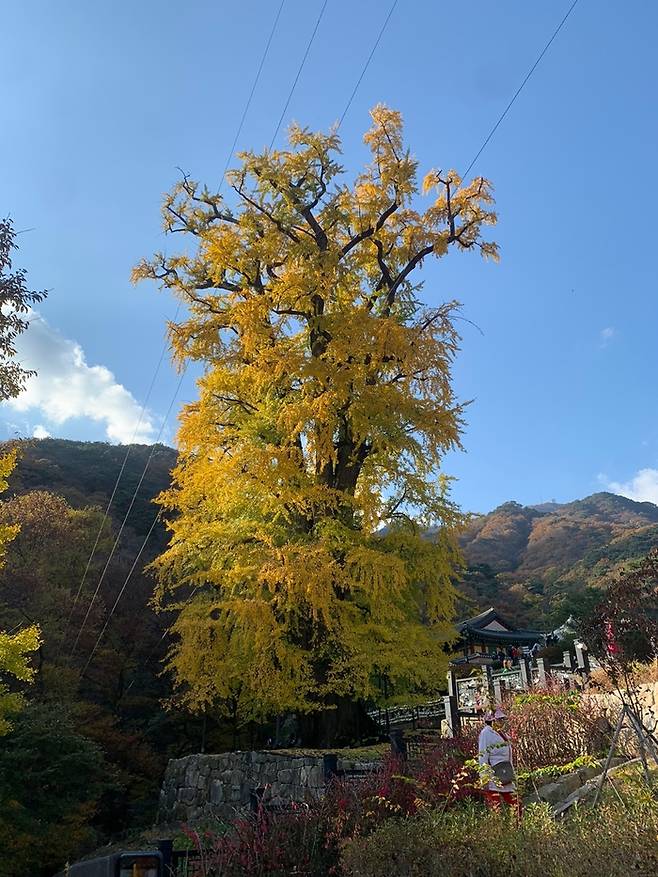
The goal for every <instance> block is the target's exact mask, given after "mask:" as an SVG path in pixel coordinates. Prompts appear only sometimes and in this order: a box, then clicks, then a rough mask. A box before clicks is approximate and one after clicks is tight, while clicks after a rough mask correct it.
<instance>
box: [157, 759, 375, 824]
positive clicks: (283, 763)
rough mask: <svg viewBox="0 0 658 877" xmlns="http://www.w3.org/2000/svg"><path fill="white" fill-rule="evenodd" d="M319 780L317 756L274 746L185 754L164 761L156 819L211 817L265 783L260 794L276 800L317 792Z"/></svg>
mask: <svg viewBox="0 0 658 877" xmlns="http://www.w3.org/2000/svg"><path fill="white" fill-rule="evenodd" d="M354 767H355V764H354V762H349V761H345V760H342V761H341V760H339V762H338V768H339V769H340V770H350V769H353V768H354ZM359 767H362V765H359ZM370 767H374V765H370ZM324 785H325V774H324V759H323V757H322V756H310V755H304V754H300V755H293V754H290V753H277V752H225V753H222V754H220V755H188V756H187V757H185V758H178V759H173V760H171V761H170V762H169V764H168V765H167V770H166V772H165V776H164V781H163V784H162V790H161V792H160V813H159V819H160V821H161V822H164V823H169V822H188V823H194V822H199V821H202V820H203V819H204V818H210V817H218V818H220V819H224V818H230V817H232V816H234V815H235V814H236V812H239V811H241V810H245V809H246V808H248V807H249V804H250V794H251V792H252V791H253V790H254V789H264V795H263V799H264V800H265V801H266V802H269V803H273V804H278V803H283V802H289V801H300V802H301V801H304V800H306V799H307V798H308V797H309V796H318V795H320V794H321V793H322V790H323V789H324Z"/></svg>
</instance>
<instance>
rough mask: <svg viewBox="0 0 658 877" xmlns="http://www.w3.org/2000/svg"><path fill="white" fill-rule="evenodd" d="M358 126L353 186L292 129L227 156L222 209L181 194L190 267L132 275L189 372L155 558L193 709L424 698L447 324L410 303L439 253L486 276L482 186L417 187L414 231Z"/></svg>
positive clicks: (448, 443)
mask: <svg viewBox="0 0 658 877" xmlns="http://www.w3.org/2000/svg"><path fill="white" fill-rule="evenodd" d="M371 115H372V127H371V128H370V130H369V131H368V132H367V133H366V135H365V142H366V144H367V147H368V148H369V150H370V154H371V159H370V162H369V163H368V164H367V166H366V167H365V169H364V170H363V172H362V173H361V174H359V176H358V177H357V178H356V180H355V181H354V183H353V184H352V185H347V184H346V183H344V182H343V181H342V174H343V168H342V167H341V166H340V164H339V161H338V158H339V151H340V141H339V138H338V135H337V133H336V132H335V131H333V132H330V133H328V134H323V133H313V132H311V131H309V130H307V129H304V128H301V127H297V126H294V127H292V129H291V130H290V133H289V148H287V149H283V150H274V151H269V150H267V151H265V152H264V153H262V154H255V153H253V152H245V153H242V154H241V155H240V160H241V165H240V167H239V168H238V169H237V170H234V171H232V172H230V173H229V175H228V178H227V179H228V182H229V184H230V186H231V189H232V193H233V194H232V196H231V199H230V203H229V201H228V200H225V199H224V198H223V197H222V196H220V195H219V194H217V193H213V192H211V191H210V190H209V189H208V188H207V187H202V186H200V185H199V184H198V183H196V182H194V181H192V180H191V179H190V178H189V177H187V176H184V177H183V179H182V180H181V181H180V183H179V184H178V185H177V186H176V187H175V188H174V190H173V191H172V192H171V194H170V195H168V196H167V197H166V199H165V202H164V207H163V216H164V225H165V230H166V231H167V232H170V233H182V234H183V235H184V236H186V237H188V238H189V239H190V240H191V242H192V246H191V247H189V248H188V249H187V250H186V251H185V252H182V253H181V254H179V255H174V256H165V255H163V254H157V255H156V256H155V257H154V258H153V259H152V260H150V261H144V262H142V263H141V264H140V265H138V266H137V268H136V269H135V271H134V279H136V280H139V279H143V278H151V279H155V280H159V281H160V282H161V283H162V284H163V285H164V286H165V287H167V288H169V289H171V290H173V291H174V292H175V293H176V294H177V295H178V296H179V297H180V298H181V299H182V301H183V302H184V303H185V304H186V305H187V309H188V311H187V316H186V317H185V319H183V320H182V321H181V322H180V323H178V324H175V325H172V326H171V327H170V328H171V338H172V344H173V350H174V355H175V358H176V360H177V361H178V362H179V363H181V364H182V363H184V362H186V361H188V360H193V361H198V362H201V363H203V365H204V367H205V371H204V374H203V377H202V378H201V379H200V380H199V382H198V387H199V399H198V401H196V402H194V403H192V404H190V405H187V406H186V407H185V409H184V411H183V413H182V423H181V429H180V435H179V443H180V458H179V465H178V467H177V469H176V470H175V473H174V483H173V486H172V488H171V489H170V490H168V491H166V492H165V493H164V494H163V495H162V496H161V497H160V503H161V505H162V506H163V508H164V509H165V510H166V511H167V512H168V513H170V515H169V527H170V529H171V534H172V539H171V543H170V546H169V548H168V550H166V551H165V552H164V554H162V556H161V557H160V558H159V560H158V561H157V570H158V574H159V583H160V584H159V596H160V598H161V599H163V600H165V599H167V595H169V594H171V593H173V594H174V595H175V598H178V608H179V613H178V617H177V620H176V622H175V625H174V631H175V633H176V634H177V635H178V644H177V645H176V646H175V647H174V649H173V651H172V653H171V667H172V668H173V670H174V672H175V674H176V677H177V680H178V682H179V683H180V691H181V692H182V694H183V696H184V697H185V698H186V699H187V701H188V703H190V704H192V705H193V706H202V705H204V704H208V703H217V702H226V703H228V702H234V701H235V698H239V699H240V700H241V701H242V702H243V703H244V705H245V709H251V710H254V711H256V712H259V713H268V712H269V713H271V712H275V711H280V710H283V709H299V710H302V711H303V710H314V709H322V708H324V707H326V706H331V705H332V704H334V703H335V701H336V698H340V697H348V698H352V699H356V698H375V697H377V696H378V692H379V688H378V681H379V680H381V679H386V680H387V688H389V690H390V689H391V688H392V690H402V689H404V690H406V691H407V692H414V691H418V692H421V691H427V690H430V689H435V688H436V687H437V686H438V685H439V684H440V680H441V678H442V675H443V673H442V671H443V670H444V669H445V661H446V658H445V654H444V652H443V645H444V644H445V642H446V641H447V640H448V639H450V638H451V637H452V635H453V629H452V627H451V625H450V623H449V622H450V620H451V618H452V614H453V603H454V597H455V592H454V590H453V587H452V584H451V577H452V576H453V574H454V571H455V568H456V565H457V564H458V552H457V550H456V544H455V541H454V529H455V527H456V525H457V524H458V523H459V522H460V520H461V519H460V515H459V512H458V509H457V508H456V507H455V506H454V504H453V503H452V502H451V501H450V498H449V494H448V490H449V479H448V478H447V477H446V476H445V475H444V474H443V473H442V471H441V461H442V458H443V456H444V455H445V453H446V452H447V451H449V450H450V449H453V448H456V447H458V446H459V443H460V430H461V427H462V417H463V406H462V404H461V403H460V402H459V401H458V400H457V399H456V398H455V394H454V391H453V388H452V383H451V366H452V362H453V359H454V357H455V354H456V352H457V350H458V344H459V336H458V332H457V330H456V327H455V316H456V310H457V307H458V305H457V303H456V302H454V301H450V302H447V303H445V304H442V305H440V306H438V307H434V308H429V307H427V306H425V305H424V304H423V303H422V301H421V300H420V298H419V293H420V290H421V288H422V284H421V283H420V282H419V280H418V279H417V277H416V274H415V271H416V269H418V268H420V266H421V265H422V263H423V260H424V259H426V258H430V257H435V258H441V257H443V256H445V255H446V254H447V253H448V251H449V250H450V249H451V248H452V249H456V250H475V251H479V252H480V253H481V254H482V255H483V256H485V257H494V258H495V257H496V255H497V250H496V245H495V244H494V243H492V242H490V241H488V240H484V239H483V237H482V234H483V230H484V227H485V226H488V225H493V224H494V223H495V221H496V215H495V213H494V212H493V210H492V207H491V205H492V200H493V199H492V194H491V185H490V184H489V182H488V181H487V180H485V179H484V178H478V179H475V180H474V181H473V182H471V183H469V184H467V185H466V184H463V182H462V180H461V179H460V177H459V175H458V174H457V172H456V171H454V170H451V171H436V170H432V171H430V172H429V173H428V174H427V175H426V176H425V178H424V180H423V183H422V187H420V188H422V194H423V195H425V196H430V203H429V204H428V205H426V207H425V209H424V210H422V211H421V210H420V208H419V206H418V203H417V202H418V201H420V192H419V184H418V179H417V162H416V161H415V160H414V158H413V157H412V155H411V154H410V152H409V150H408V149H407V148H406V147H405V145H404V142H403V136H402V121H401V117H400V114H399V113H397V112H394V111H393V110H391V109H388V108H386V107H384V106H378V107H376V108H375V109H374V110H373V111H372V113H371ZM429 524H434V525H438V526H437V530H436V537H435V538H434V539H432V540H428V539H425V538H423V535H422V532H421V527H420V526H419V525H429Z"/></svg>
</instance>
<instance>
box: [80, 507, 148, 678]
mask: <svg viewBox="0 0 658 877" xmlns="http://www.w3.org/2000/svg"><path fill="white" fill-rule="evenodd" d="M159 520H160V513H159V512H158V514H157V515H156V516H155V518H154V519H153V523H152V524H151V526H150V527H149V530H148V533H147V534H146V537H145V539H144V541H143V542H142V544H141V547H140V549H139V551H138V552H137V555H136V556H135V559H134V561H133V564H132V566H131V567H130V571H129V572H128V575H127V576H126V580H125V581H124V583H123V585H122V587H121V589H120V591H119V593H118V594H117V596H116V599H115V601H114V605H113V606H112V608H111V610H110V612H109V613H108V616H107V618H106V619H105V624H104V625H103V627H102V628H101V632H100V633H99V634H98V637H97V638H96V642H95V643H94V647H93V649H92V650H91V652H90V654H89V657H88V658H87V663H86V664H85V666H84V668H83V670H82V674H81V675H82V676H84V675H85V673H86V672H87V669H88V667H89V665H90V664H91V662H92V659H93V657H94V655H95V654H96V649H97V648H98V646H99V643H100V641H101V640H102V639H103V635H104V633H105V631H106V630H107V626H108V624H109V623H110V619H111V618H112V616H113V615H114V610H115V609H116V608H117V606H118V605H119V600H120V599H121V597H122V596H123V592H124V591H125V590H126V588H127V586H128V582H129V581H130V579H131V577H132V574H133V573H134V572H135V568H136V566H137V564H138V563H139V559H140V557H141V556H142V552H143V551H144V549H145V548H146V543H147V542H148V540H149V538H150V536H151V533H152V532H153V530H155V525H156V524H157V523H158V521H159Z"/></svg>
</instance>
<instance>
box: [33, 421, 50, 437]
mask: <svg viewBox="0 0 658 877" xmlns="http://www.w3.org/2000/svg"><path fill="white" fill-rule="evenodd" d="M32 435H33V436H34V438H50V433H49V432H48V430H47V429H46V427H45V426H42V424H40V423H38V424H37V425H36V426H35V427H34V429H33V430H32Z"/></svg>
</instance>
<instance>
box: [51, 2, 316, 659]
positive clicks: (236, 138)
mask: <svg viewBox="0 0 658 877" xmlns="http://www.w3.org/2000/svg"><path fill="white" fill-rule="evenodd" d="M327 2H328V0H325V3H324V6H323V7H322V10H321V12H320V16H319V17H318V20H317V22H316V25H315V29H314V31H313V34H312V35H311V39H310V41H309V44H308V46H307V47H306V52H305V53H304V58H303V59H302V63H301V65H300V68H299V70H298V71H297V76H296V77H295V81H294V83H293V86H292V88H291V90H290V93H289V95H288V100H287V101H286V105H285V107H284V110H283V113H282V114H281V119H280V120H279V124H278V126H277V130H276V132H275V134H274V137H275V138H276V134H277V133H278V130H279V127H280V126H281V120H282V119H283V115H284V114H285V111H286V109H287V108H288V104H289V103H290V99H291V97H292V94H293V91H294V89H295V86H296V84H297V80H298V79H299V76H300V74H301V72H302V68H303V66H304V62H305V61H306V57H307V56H308V53H309V50H310V48H311V43H312V42H313V39H314V37H315V34H316V32H317V29H318V26H319V24H320V19H321V18H322V15H323V13H324V9H325V7H326V5H327ZM284 4H285V0H281V3H280V5H279V8H278V10H277V13H276V16H275V18H274V22H273V24H272V28H271V30H270V34H269V36H268V39H267V43H266V44H265V49H264V50H263V54H262V56H261V60H260V63H259V66H258V70H257V72H256V76H255V78H254V82H253V84H252V87H251V91H250V92H249V96H248V98H247V102H246V104H245V108H244V110H243V112H242V116H241V117H240V122H239V123H238V127H237V130H236V133H235V137H234V138H233V143H232V145H231V149H230V150H229V154H228V156H227V159H226V165H225V167H224V171H223V172H222V179H221V181H220V184H219V190H218V191H221V189H222V186H223V185H224V178H225V176H226V171H227V170H228V166H229V164H230V162H231V157H232V155H233V150H234V149H235V145H236V143H237V142H238V138H239V136H240V133H241V132H242V128H243V125H244V122H245V119H246V117H247V113H248V111H249V107H250V106H251V102H252V99H253V96H254V94H255V91H256V87H257V85H258V82H259V80H260V76H261V73H262V70H263V67H264V65H265V61H266V59H267V55H268V53H269V50H270V46H271V44H272V40H273V38H274V34H275V32H276V28H277V25H278V23H279V19H280V17H281V12H282V11H283V7H284ZM273 139H274V138H273ZM179 310H180V303H179V304H178V307H177V308H176V313H175V315H174V320H176V318H177V316H178V313H179ZM166 349H167V345H166V343H165V345H164V346H163V348H162V352H161V354H160V359H159V361H158V366H157V369H156V372H155V374H154V376H153V379H152V381H151V386H150V388H149V392H148V394H147V397H146V399H145V401H144V405H143V406H142V411H141V414H140V419H139V422H138V424H137V427H135V434H136V433H137V430H138V429H139V425H140V423H141V420H142V416H143V414H144V410H145V408H146V405H147V403H148V399H149V398H150V394H151V390H152V389H153V384H154V383H155V379H156V377H157V374H158V373H159V370H160V366H161V365H162V360H163V358H164V354H165V352H166ZM186 371H187V369H186V368H183V370H182V372H181V376H180V379H179V381H178V385H177V387H176V390H175V392H174V395H173V397H172V399H171V402H170V403H169V408H168V410H167V415H166V417H165V422H166V420H167V418H168V417H169V413H170V411H171V409H172V407H173V404H174V401H175V399H176V396H177V395H178V392H179V390H180V386H181V384H182V381H183V378H184V376H185V373H186ZM163 427H164V422H163ZM161 433H162V428H161V430H160V434H159V435H158V441H159V438H160V435H161ZM156 444H157V441H156ZM154 449H155V448H154V447H152V448H151V453H150V454H149V456H148V458H147V460H146V465H145V466H144V471H143V472H142V475H141V477H140V479H139V482H138V484H137V487H136V488H135V492H134V493H133V497H132V499H131V502H130V505H129V507H128V511H127V513H126V516H125V517H124V519H123V522H122V524H121V527H120V529H119V533H118V535H117V537H116V540H115V542H114V545H113V546H112V550H111V551H110V555H109V557H108V558H107V561H106V563H105V566H104V568H103V571H102V572H101V576H100V579H99V581H98V585H97V586H96V590H95V592H94V594H93V596H92V598H91V602H90V604H89V607H88V609H87V613H86V615H85V617H84V619H83V621H82V625H81V627H80V630H79V631H78V634H77V636H76V639H75V642H74V644H73V648H72V650H71V654H73V652H74V651H75V649H76V647H77V644H78V642H79V640H80V636H81V634H82V631H83V629H84V627H85V625H86V623H87V620H88V618H89V615H90V613H91V609H92V607H93V604H94V602H95V600H96V597H97V596H98V593H99V591H100V587H101V584H102V582H103V579H104V577H105V574H106V572H107V569H108V567H109V564H110V561H111V560H112V557H113V556H114V552H115V550H116V548H117V545H118V543H119V540H120V538H121V534H122V532H123V529H124V526H125V524H126V521H127V519H128V515H129V514H130V512H131V510H132V507H133V505H134V502H135V499H136V497H137V492H138V491H139V488H140V486H141V484H142V481H143V480H144V477H145V476H146V472H147V470H148V467H149V465H150V462H151V459H152V456H153V452H154ZM129 455H130V447H129V448H128V451H127V453H126V456H125V458H124V460H123V464H122V466H121V469H120V471H119V474H118V476H117V480H116V482H115V485H114V489H113V491H112V495H111V496H110V501H109V502H108V504H107V508H106V509H105V514H104V516H103V521H102V523H101V526H100V528H99V531H98V535H97V536H96V541H95V542H94V547H93V548H92V551H91V554H90V555H89V560H88V561H87V566H86V568H85V572H84V575H83V577H82V581H81V582H80V586H79V588H78V592H77V594H76V596H75V600H74V602H73V606H72V608H71V614H70V615H69V623H70V621H71V618H72V616H73V612H74V609H75V606H76V604H77V602H78V600H79V598H80V594H81V593H82V588H83V587H84V583H85V580H86V578H87V574H88V572H89V568H90V566H91V563H92V560H93V557H94V554H95V552H96V548H97V547H98V543H99V541H100V537H101V534H102V531H103V527H104V526H105V522H106V521H107V518H108V516H109V511H110V507H111V505H112V502H113V500H114V496H115V494H116V491H117V488H118V486H119V482H120V480H121V477H122V475H123V472H124V469H125V467H126V463H127V461H128V456H129ZM159 514H160V513H158V514H157V515H156V516H155V518H154V520H153V523H152V524H151V527H150V529H149V531H148V533H147V535H146V537H145V539H144V541H143V542H142V545H141V547H140V549H139V552H138V554H137V557H136V558H135V562H134V563H133V566H132V567H131V570H130V573H129V574H128V578H127V579H126V581H125V582H124V585H123V587H122V588H121V591H120V592H119V596H118V598H117V600H116V601H115V604H114V607H113V608H112V611H111V612H110V614H109V615H108V617H107V619H106V622H105V625H104V627H103V629H102V631H101V633H100V635H99V637H98V640H97V642H96V644H95V645H94V648H93V650H92V654H91V655H90V656H89V659H88V660H87V663H86V665H85V671H86V669H87V667H88V666H89V663H90V662H91V659H92V657H93V654H94V652H95V651H96V649H97V648H98V644H99V643H100V640H101V638H102V636H103V634H104V633H105V630H106V629H107V625H108V623H109V621H110V618H111V617H112V615H113V613H114V609H116V606H117V605H118V602H119V600H120V599H121V596H122V594H123V592H124V591H125V588H126V586H127V584H128V581H129V579H130V577H131V576H132V573H133V571H134V569H135V566H136V564H137V561H138V559H139V557H140V556H141V554H142V552H143V551H144V548H145V547H146V543H147V542H148V540H149V538H150V536H151V533H152V532H153V530H154V528H155V525H156V523H157V521H158V518H159ZM85 671H83V673H84V672H85Z"/></svg>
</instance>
